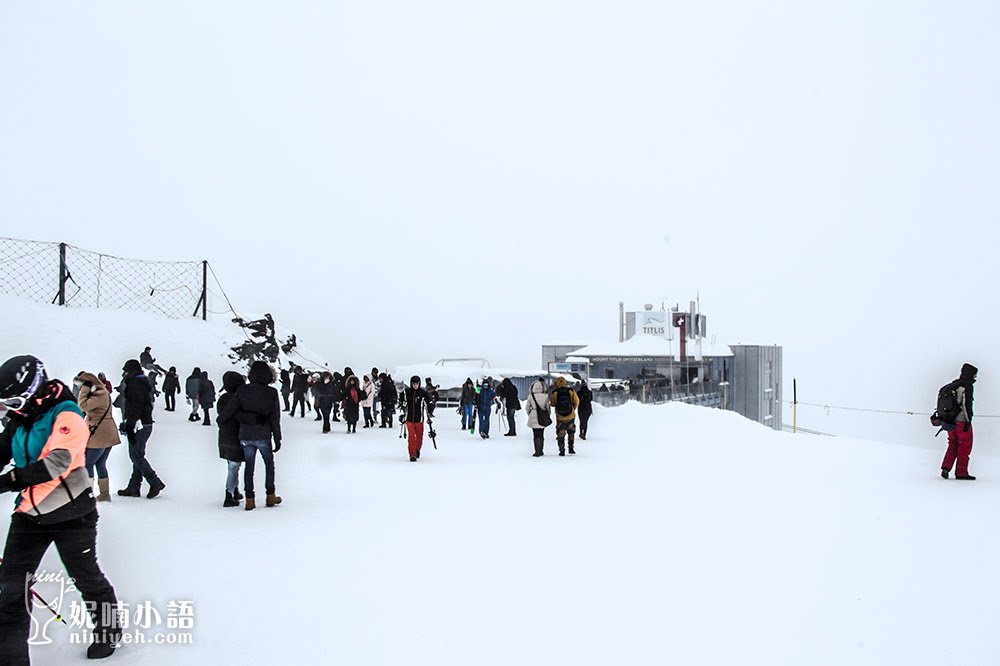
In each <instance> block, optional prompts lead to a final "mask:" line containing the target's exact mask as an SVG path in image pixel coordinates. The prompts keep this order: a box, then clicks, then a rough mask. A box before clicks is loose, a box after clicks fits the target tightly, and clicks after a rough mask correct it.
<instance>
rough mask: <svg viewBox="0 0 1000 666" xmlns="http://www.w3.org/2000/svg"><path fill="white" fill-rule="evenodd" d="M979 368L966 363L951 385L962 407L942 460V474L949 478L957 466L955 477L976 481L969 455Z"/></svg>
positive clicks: (949, 433)
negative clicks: (974, 391) (973, 392)
mask: <svg viewBox="0 0 1000 666" xmlns="http://www.w3.org/2000/svg"><path fill="white" fill-rule="evenodd" d="M978 374H979V369H978V368H976V366H974V365H971V364H969V363H966V364H965V365H963V366H962V371H961V373H960V375H959V377H958V379H956V380H955V381H953V382H952V383H951V384H950V386H953V387H954V388H956V389H957V390H956V396H957V398H958V404H959V405H960V406H961V409H960V410H959V412H958V416H957V417H956V418H955V426H956V427H955V428H954V429H953V430H951V431H949V432H948V450H947V451H946V452H945V454H944V460H942V461H941V476H942V477H943V478H945V479H947V478H948V473H949V472H951V468H952V466H953V465H954V466H955V478H956V479H960V480H962V481H975V480H976V477H974V476H972V475H970V474H969V456H971V455H972V397H973V396H972V389H973V385H974V384H975V383H976V375H978Z"/></svg>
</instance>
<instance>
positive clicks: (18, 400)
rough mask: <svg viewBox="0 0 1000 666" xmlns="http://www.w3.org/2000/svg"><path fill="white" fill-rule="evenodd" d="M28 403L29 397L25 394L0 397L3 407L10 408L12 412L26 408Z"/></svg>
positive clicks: (0, 403)
mask: <svg viewBox="0 0 1000 666" xmlns="http://www.w3.org/2000/svg"><path fill="white" fill-rule="evenodd" d="M27 404H28V399H27V398H25V397H24V396H23V395H14V396H11V397H9V398H3V399H0V405H3V408H4V409H6V410H10V411H12V412H19V411H21V410H22V409H24V406H25V405H27Z"/></svg>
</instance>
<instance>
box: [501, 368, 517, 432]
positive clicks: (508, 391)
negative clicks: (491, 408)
mask: <svg viewBox="0 0 1000 666" xmlns="http://www.w3.org/2000/svg"><path fill="white" fill-rule="evenodd" d="M497 395H498V396H500V397H501V398H502V399H503V404H504V410H505V411H506V412H507V433H506V434H505V435H504V437H516V436H517V424H516V423H515V420H514V416H515V415H516V414H517V412H518V411H520V409H521V401H520V400H519V399H518V397H517V387H516V386H514V382H512V381H510V379H509V378H508V379H504V380H503V381H502V382H500V387H499V388H498V389H497Z"/></svg>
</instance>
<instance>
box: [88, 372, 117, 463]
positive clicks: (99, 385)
mask: <svg viewBox="0 0 1000 666" xmlns="http://www.w3.org/2000/svg"><path fill="white" fill-rule="evenodd" d="M77 379H79V380H80V381H82V382H83V386H81V387H80V395H79V397H78V398H77V404H78V405H79V407H80V411H82V412H83V415H84V417H85V418H86V419H87V429H88V431H89V433H90V440H89V441H88V442H87V448H88V449H107V448H110V447H112V446H115V445H116V444H121V442H122V438H121V435H120V434H119V432H118V426H117V425H115V418H114V414H113V412H114V410H113V409H112V408H111V394H110V393H108V389H107V388H106V387H105V386H104V382H102V381H101V380H100V379H98V378H97V375H94V374H93V373H90V372H84V373H81V374H80V375H78V376H77Z"/></svg>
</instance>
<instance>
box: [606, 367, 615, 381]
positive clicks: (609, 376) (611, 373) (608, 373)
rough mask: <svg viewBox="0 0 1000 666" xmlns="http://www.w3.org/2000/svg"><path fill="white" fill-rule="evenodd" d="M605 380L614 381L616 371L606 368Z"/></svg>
mask: <svg viewBox="0 0 1000 666" xmlns="http://www.w3.org/2000/svg"><path fill="white" fill-rule="evenodd" d="M604 378H605V379H614V378H615V369H614V368H604Z"/></svg>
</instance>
